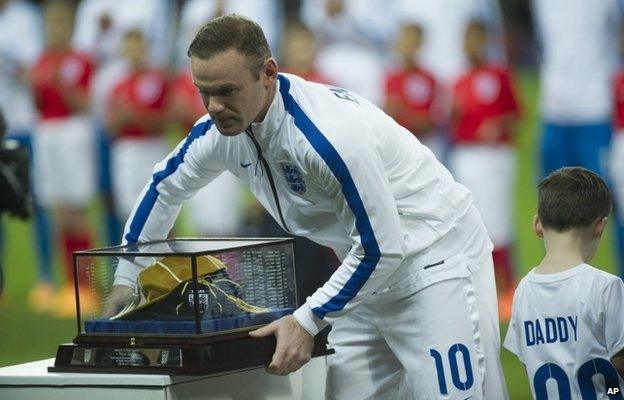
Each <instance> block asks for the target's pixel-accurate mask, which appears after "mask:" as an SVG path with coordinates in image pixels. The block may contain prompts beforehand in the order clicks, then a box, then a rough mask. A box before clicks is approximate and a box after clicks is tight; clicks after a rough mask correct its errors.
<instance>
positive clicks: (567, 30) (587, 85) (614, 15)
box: [531, 0, 624, 276]
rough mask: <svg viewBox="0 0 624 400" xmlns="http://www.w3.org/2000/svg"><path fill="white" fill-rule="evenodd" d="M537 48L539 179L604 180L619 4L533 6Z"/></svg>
mask: <svg viewBox="0 0 624 400" xmlns="http://www.w3.org/2000/svg"><path fill="white" fill-rule="evenodd" d="M531 4H532V10H533V17H534V20H535V28H536V32H537V35H538V40H539V44H540V45H541V46H540V47H541V52H542V57H541V61H542V64H541V71H540V80H541V85H540V87H541V89H540V90H541V93H540V103H541V104H540V109H541V110H540V113H541V123H542V126H541V140H540V144H539V145H540V149H539V151H540V155H539V157H540V161H541V173H542V176H546V175H548V174H549V173H550V172H552V171H554V170H556V169H558V168H561V167H564V166H573V165H578V166H582V167H585V168H587V169H589V170H591V171H594V172H596V173H597V174H599V175H600V176H602V177H603V178H605V179H606V172H607V171H606V164H607V157H606V156H607V154H608V148H609V144H610V140H611V135H612V126H611V121H612V106H613V100H612V93H613V90H612V78H613V74H614V72H615V70H616V67H617V55H618V50H617V49H618V40H617V39H616V38H617V37H618V29H619V28H620V27H621V25H622V20H623V8H622V3H621V2H620V1H619V0H599V1H595V0H570V1H551V0H532V2H531ZM615 222H616V235H615V236H616V237H615V239H616V257H617V258H616V260H617V263H618V266H619V270H620V276H624V225H623V224H621V223H618V222H619V221H617V220H616V221H615Z"/></svg>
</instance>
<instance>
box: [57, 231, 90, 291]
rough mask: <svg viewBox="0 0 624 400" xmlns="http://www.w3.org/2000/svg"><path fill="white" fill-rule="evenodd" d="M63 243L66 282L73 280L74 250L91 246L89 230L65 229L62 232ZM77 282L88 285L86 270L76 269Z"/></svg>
mask: <svg viewBox="0 0 624 400" xmlns="http://www.w3.org/2000/svg"><path fill="white" fill-rule="evenodd" d="M63 245H64V247H65V272H66V274H67V276H66V278H67V282H68V283H73V282H74V257H73V254H74V251H78V250H87V249H88V248H90V247H91V235H90V233H89V231H86V230H82V231H78V232H75V231H69V230H67V231H65V232H63ZM78 282H79V283H80V285H88V282H89V281H88V275H87V270H86V269H85V268H82V269H80V270H78Z"/></svg>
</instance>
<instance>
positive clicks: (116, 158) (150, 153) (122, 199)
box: [111, 138, 169, 220]
mask: <svg viewBox="0 0 624 400" xmlns="http://www.w3.org/2000/svg"><path fill="white" fill-rule="evenodd" d="M168 151H169V148H168V146H167V143H166V142H165V140H164V139H163V138H149V139H123V138H118V139H116V140H115V141H114V142H113V145H112V148H111V180H112V187H113V198H114V201H115V209H116V211H117V215H118V216H119V217H120V218H121V219H122V220H125V219H127V218H128V217H129V216H130V212H131V211H132V207H134V203H135V202H136V201H137V199H138V198H139V195H140V194H141V191H142V190H143V188H144V187H145V185H146V184H147V183H148V181H149V179H150V178H151V176H152V174H153V171H154V166H155V165H156V163H158V162H160V161H161V160H162V159H163V158H165V157H166V156H167V154H168Z"/></svg>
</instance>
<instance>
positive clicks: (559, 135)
mask: <svg viewBox="0 0 624 400" xmlns="http://www.w3.org/2000/svg"><path fill="white" fill-rule="evenodd" d="M611 134H612V129H611V124H610V123H609V122H606V123H600V124H590V125H555V124H550V123H546V122H544V123H543V124H542V138H541V154H540V159H541V173H542V177H545V176H546V175H548V174H549V173H551V172H552V171H554V170H556V169H559V168H561V167H568V166H581V167H584V168H587V169H589V170H591V171H594V172H596V173H597V174H599V175H600V176H602V177H605V178H606V175H607V174H606V171H607V168H606V161H607V152H608V149H609V143H610V142H611Z"/></svg>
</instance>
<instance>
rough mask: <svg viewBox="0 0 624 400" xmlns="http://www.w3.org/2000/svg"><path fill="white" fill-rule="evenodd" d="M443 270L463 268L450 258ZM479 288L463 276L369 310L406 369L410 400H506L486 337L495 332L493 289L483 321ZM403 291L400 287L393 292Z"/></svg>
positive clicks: (494, 347)
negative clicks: (375, 314) (382, 320)
mask: <svg viewBox="0 0 624 400" xmlns="http://www.w3.org/2000/svg"><path fill="white" fill-rule="evenodd" d="M450 264H454V265H450ZM462 264H464V265H462ZM432 268H435V267H432ZM445 268H467V266H466V265H465V260H461V259H458V258H457V257H454V258H453V259H449V260H446V261H445ZM489 269H490V270H489V278H491V282H488V283H490V284H491V285H492V286H493V284H494V274H493V267H492V264H491V261H490V265H489ZM477 279H480V277H479V278H477ZM481 286H483V284H482V282H479V283H478V284H477V283H476V282H475V279H473V277H472V276H470V275H469V274H467V276H466V277H463V278H462V277H458V278H453V279H448V280H443V281H441V282H437V283H434V284H432V285H430V286H427V287H426V288H424V289H422V290H419V291H418V292H416V293H414V294H412V295H409V296H408V297H405V298H403V299H400V300H396V301H392V302H388V303H384V304H375V306H373V307H372V308H373V309H374V310H375V312H376V313H377V314H378V315H383V316H384V317H383V319H384V323H383V324H381V325H380V327H383V328H380V330H381V331H382V334H383V335H384V337H385V338H386V340H387V342H388V345H389V346H390V348H391V349H392V350H393V352H394V354H396V356H397V358H398V359H399V361H400V362H401V364H402V365H403V366H404V368H405V372H406V376H407V381H408V385H409V386H410V388H411V390H412V393H413V399H415V400H416V399H418V400H420V399H422V400H429V399H437V398H444V399H458V400H464V399H468V398H470V399H472V400H478V399H501V400H504V399H506V398H507V390H506V386H505V381H504V378H503V375H502V369H501V365H500V360H499V358H498V356H499V346H500V340H499V337H498V335H497V334H494V332H491V330H492V329H494V328H496V329H497V326H494V327H493V325H496V323H497V321H498V315H497V313H496V310H497V308H496V295H495V291H494V289H493V287H492V288H489V289H488V290H490V291H491V292H492V293H491V294H490V296H488V298H487V301H486V303H487V309H486V311H485V312H484V314H487V315H482V313H481V305H482V304H481V303H482V302H483V300H482V299H481V298H480V295H479V294H477V292H478V291H479V290H481ZM403 290H404V288H401V287H400V285H399V287H397V288H395V291H403ZM496 332H497V331H496Z"/></svg>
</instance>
